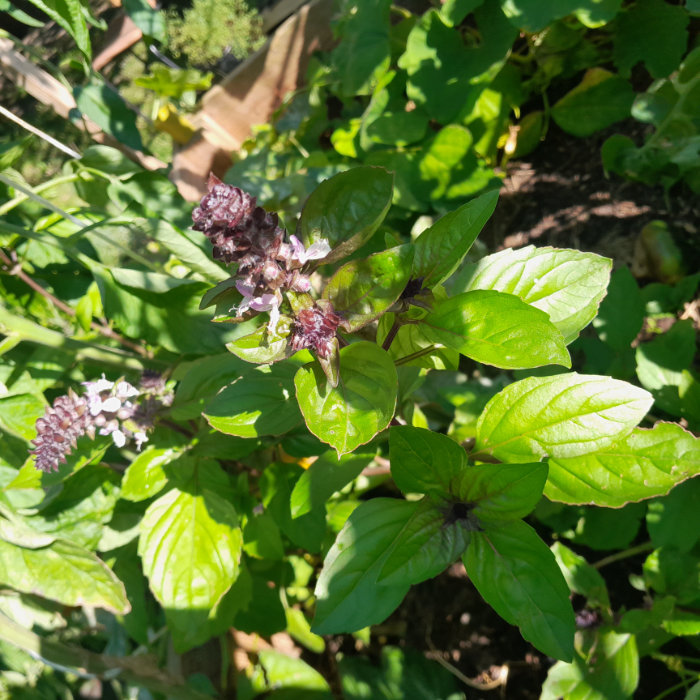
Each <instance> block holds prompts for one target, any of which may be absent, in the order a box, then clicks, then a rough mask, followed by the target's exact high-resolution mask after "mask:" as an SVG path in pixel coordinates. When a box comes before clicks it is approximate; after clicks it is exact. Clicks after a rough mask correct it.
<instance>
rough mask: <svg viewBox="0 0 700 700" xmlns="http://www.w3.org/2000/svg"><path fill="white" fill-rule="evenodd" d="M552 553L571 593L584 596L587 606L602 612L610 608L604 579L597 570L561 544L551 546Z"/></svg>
mask: <svg viewBox="0 0 700 700" xmlns="http://www.w3.org/2000/svg"><path fill="white" fill-rule="evenodd" d="M552 553H553V554H554V558H555V559H556V560H557V564H559V568H560V569H561V572H562V573H563V574H564V578H565V579H566V583H567V585H568V586H569V589H570V590H571V591H572V592H574V593H578V594H579V595H582V596H585V598H586V601H587V603H588V605H595V606H598V607H601V608H603V610H607V609H608V608H610V597H609V596H608V589H607V587H606V585H605V579H604V578H603V577H602V576H601V575H600V572H599V571H598V569H596V568H595V567H594V566H591V564H589V563H588V562H587V561H586V560H585V559H584V558H583V557H582V556H580V555H578V554H576V553H575V552H573V551H572V550H570V549H569V548H568V547H566V546H564V545H563V544H562V543H561V542H555V543H554V544H553V545H552Z"/></svg>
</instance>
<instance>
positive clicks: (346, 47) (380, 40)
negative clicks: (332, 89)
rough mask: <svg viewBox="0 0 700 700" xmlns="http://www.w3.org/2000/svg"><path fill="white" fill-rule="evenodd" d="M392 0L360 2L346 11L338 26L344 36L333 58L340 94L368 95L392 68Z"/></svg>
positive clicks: (333, 53)
mask: <svg viewBox="0 0 700 700" xmlns="http://www.w3.org/2000/svg"><path fill="white" fill-rule="evenodd" d="M389 6H390V3H389V2H388V0H379V1H378V2H370V3H357V4H354V5H352V10H353V11H352V12H351V11H350V7H351V6H350V5H348V8H347V11H345V10H344V11H342V12H341V13H340V14H341V17H340V21H339V24H340V26H339V27H338V32H339V36H342V37H343V41H341V42H340V43H339V44H338V46H337V47H336V49H335V50H334V51H333V52H332V54H331V58H332V61H333V65H334V68H335V70H336V71H337V75H338V78H339V81H340V86H339V88H340V94H341V95H346V96H348V97H350V96H355V95H358V94H359V95H366V94H368V93H369V92H370V90H371V88H372V86H373V83H374V82H375V81H376V79H377V77H378V76H380V75H381V74H382V73H383V72H384V71H385V70H386V69H387V68H388V67H389V60H390V53H391V45H390V39H389V31H390V22H389Z"/></svg>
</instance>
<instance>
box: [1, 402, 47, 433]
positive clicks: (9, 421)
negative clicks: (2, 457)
mask: <svg viewBox="0 0 700 700" xmlns="http://www.w3.org/2000/svg"><path fill="white" fill-rule="evenodd" d="M46 408H47V406H46V401H45V400H44V397H43V396H41V395H39V396H37V395H35V394H17V395H15V396H5V397H2V398H0V428H2V430H5V431H6V432H8V433H10V434H11V435H16V436H17V437H19V438H22V439H23V440H26V441H29V440H32V439H33V438H34V437H35V436H36V421H37V418H40V417H41V416H43V415H44V411H46Z"/></svg>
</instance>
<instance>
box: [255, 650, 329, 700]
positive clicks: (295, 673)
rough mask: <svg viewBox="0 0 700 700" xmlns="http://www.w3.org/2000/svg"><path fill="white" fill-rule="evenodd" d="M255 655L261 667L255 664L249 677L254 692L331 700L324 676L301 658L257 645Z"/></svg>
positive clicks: (291, 698)
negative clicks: (259, 648)
mask: <svg viewBox="0 0 700 700" xmlns="http://www.w3.org/2000/svg"><path fill="white" fill-rule="evenodd" d="M257 656H258V659H259V661H260V666H261V668H260V669H258V668H256V669H255V671H253V675H252V678H251V686H252V688H253V690H254V691H255V695H256V696H258V695H263V694H264V695H265V696H267V695H268V694H269V695H271V696H272V697H274V696H275V695H278V696H279V697H281V698H285V697H286V698H288V700H294V698H302V697H307V698H313V700H333V693H331V690H330V687H329V686H328V682H327V681H326V679H325V678H324V677H323V676H322V675H321V674H320V673H319V672H318V671H317V670H316V669H314V668H312V667H311V666H309V664H307V663H306V662H305V661H302V660H301V659H296V658H294V657H292V656H287V654H283V653H281V652H279V651H275V650H274V649H261V650H260V651H259V652H258V655H257Z"/></svg>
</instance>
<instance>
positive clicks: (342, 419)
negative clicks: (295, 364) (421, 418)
mask: <svg viewBox="0 0 700 700" xmlns="http://www.w3.org/2000/svg"><path fill="white" fill-rule="evenodd" d="M275 366H277V365H275ZM294 383H295V385H296V391H297V400H298V402H299V407H300V408H301V412H302V414H303V415H304V420H305V421H306V425H307V427H308V428H309V430H310V431H311V432H312V433H313V434H314V435H315V436H316V437H317V438H318V439H319V440H321V441H323V442H326V443H328V444H329V445H330V446H331V447H333V449H335V451H336V452H337V453H338V454H339V455H341V454H345V453H347V452H352V451H353V450H355V449H356V448H357V447H359V446H360V445H364V444H365V443H367V442H369V441H370V440H371V439H372V438H373V437H374V436H375V435H376V434H377V433H379V432H381V431H382V430H384V428H386V427H387V425H389V421H390V420H391V419H392V417H393V415H394V408H395V406H396V393H397V390H398V378H397V375H396V368H395V367H394V363H393V362H392V361H391V358H390V357H389V355H388V354H387V353H386V352H385V351H384V350H382V349H381V348H380V347H378V346H377V345H375V344H374V343H369V342H365V341H361V342H359V343H352V344H351V345H348V346H347V347H345V348H343V349H342V350H341V351H340V381H339V382H338V386H337V387H332V386H331V385H330V384H329V383H328V381H327V379H326V376H325V374H324V373H323V370H322V369H321V367H320V365H318V364H317V363H313V364H311V365H306V366H305V367H302V368H301V369H300V370H299V371H298V372H297V374H296V377H295V378H294Z"/></svg>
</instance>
